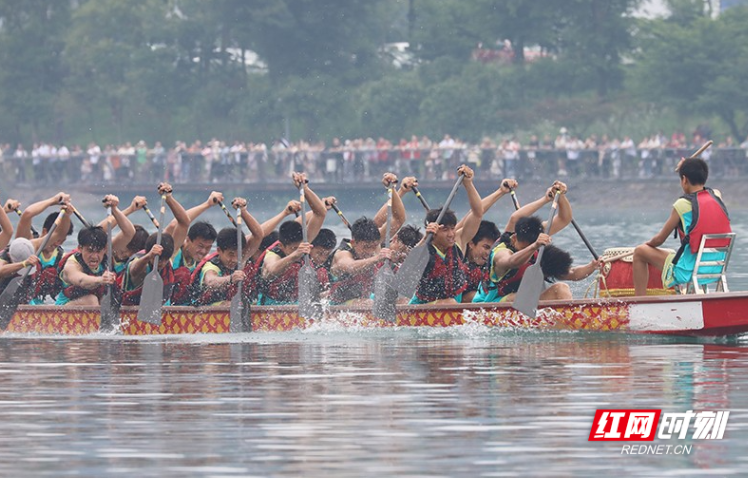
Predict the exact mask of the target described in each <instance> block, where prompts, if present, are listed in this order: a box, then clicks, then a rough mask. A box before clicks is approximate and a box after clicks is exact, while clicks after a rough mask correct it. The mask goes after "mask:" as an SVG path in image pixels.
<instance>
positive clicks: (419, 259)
mask: <svg viewBox="0 0 748 478" xmlns="http://www.w3.org/2000/svg"><path fill="white" fill-rule="evenodd" d="M463 179H464V176H463V175H462V174H460V176H459V177H458V178H457V181H456V182H455V185H454V186H453V187H452V192H450V193H449V197H447V202H446V203H444V206H443V207H442V210H441V212H440V213H439V217H437V218H436V223H437V224H441V221H442V218H443V217H444V213H446V212H447V209H449V205H450V204H452V199H454V197H455V194H457V189H458V188H459V187H460V185H461V184H462V180H463ZM432 240H434V235H433V234H431V233H428V234H427V235H426V238H425V239H424V241H423V242H422V243H421V244H419V245H417V246H416V247H414V248H413V249H412V250H411V251H410V252H409V253H408V257H406V258H405V262H403V265H401V266H400V269H398V271H397V274H396V275H395V277H396V278H397V281H396V283H395V284H396V286H397V291H398V293H399V294H400V295H402V296H404V297H408V298H410V297H413V294H415V292H416V289H417V288H418V283H419V282H420V281H421V276H423V271H424V270H425V269H426V265H427V264H428V262H429V256H430V254H429V245H431V241H432Z"/></svg>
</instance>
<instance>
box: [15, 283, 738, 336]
mask: <svg viewBox="0 0 748 478" xmlns="http://www.w3.org/2000/svg"><path fill="white" fill-rule="evenodd" d="M251 314H252V321H251V322H252V331H254V332H258V331H263V332H267V331H288V330H293V329H303V328H308V327H310V326H312V325H313V324H314V321H312V320H306V319H304V318H302V317H300V316H299V315H298V313H297V309H296V307H293V306H283V307H252V312H251ZM136 315H137V309H136V308H134V307H124V308H123V309H122V311H121V318H120V319H121V324H120V327H119V332H120V333H121V334H124V335H159V334H195V333H219V334H220V333H229V330H230V317H229V309H228V307H208V308H201V309H197V308H193V307H164V313H163V316H162V323H161V325H152V324H148V323H145V322H139V321H137V320H136ZM321 321H322V322H325V323H334V324H337V325H340V326H357V327H393V326H401V327H402V326H407V327H451V326H457V325H464V324H469V323H476V324H480V325H483V326H489V327H503V328H522V329H541V330H543V329H545V330H549V329H550V330H572V331H573V330H584V331H599V332H613V331H615V332H626V333H644V334H669V335H687V336H727V335H736V334H741V333H745V332H748V293H747V292H734V293H726V294H709V295H688V296H661V297H646V298H636V299H634V298H612V299H582V300H573V301H569V302H560V301H549V302H544V303H541V304H540V311H539V314H538V317H537V318H535V319H533V318H530V317H527V316H525V315H523V314H522V313H520V312H517V311H516V310H514V309H512V308H511V307H510V306H508V305H506V304H492V305H490V306H488V307H486V306H485V304H465V305H450V306H438V307H437V306H428V305H418V306H402V307H398V310H397V321H396V322H395V323H390V322H387V321H384V320H381V319H377V318H375V317H373V316H372V314H371V311H370V310H368V309H362V308H345V307H332V308H330V309H329V310H328V311H327V313H326V314H325V317H324V318H323V319H321ZM99 323H100V317H99V310H98V308H96V309H94V308H83V307H64V308H58V307H54V306H22V307H19V309H18V311H17V312H16V314H15V316H14V317H13V319H12V320H11V322H10V324H9V325H8V327H7V329H6V330H5V333H16V334H18V333H20V334H27V333H33V334H53V335H85V334H92V333H96V332H98V331H99Z"/></svg>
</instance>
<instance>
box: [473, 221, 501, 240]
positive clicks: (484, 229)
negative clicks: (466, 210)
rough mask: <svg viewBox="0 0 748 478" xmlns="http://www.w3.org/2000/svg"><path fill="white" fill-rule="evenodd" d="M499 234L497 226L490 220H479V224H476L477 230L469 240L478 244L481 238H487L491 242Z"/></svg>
mask: <svg viewBox="0 0 748 478" xmlns="http://www.w3.org/2000/svg"><path fill="white" fill-rule="evenodd" d="M500 235H501V234H500V233H499V228H498V226H496V224H494V223H493V222H491V221H481V222H480V226H478V232H476V233H475V235H474V236H473V238H472V239H471V240H470V242H472V243H473V244H478V243H479V242H480V241H482V240H483V239H488V240H490V241H491V242H494V241H496V239H498V238H499V236H500Z"/></svg>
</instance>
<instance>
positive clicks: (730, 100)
mask: <svg viewBox="0 0 748 478" xmlns="http://www.w3.org/2000/svg"><path fill="white" fill-rule="evenodd" d="M746 22H748V7H740V8H733V9H730V10H727V11H726V12H724V13H723V14H722V15H721V16H719V17H718V18H717V19H716V20H712V19H711V18H708V17H702V18H699V19H698V20H695V21H694V22H693V23H691V24H689V25H674V24H672V23H670V22H667V21H664V20H659V21H655V22H652V24H651V25H649V28H648V29H647V35H646V36H644V37H643V39H642V45H641V50H640V51H641V54H640V55H639V57H638V61H637V64H636V68H635V70H634V73H633V76H634V81H633V83H634V84H635V86H634V88H636V91H637V92H638V93H639V95H640V97H641V98H643V99H645V100H648V101H651V102H653V103H655V104H660V105H663V106H672V107H674V108H675V109H676V110H677V111H679V112H681V113H698V114H706V115H716V116H718V117H719V118H720V119H722V120H723V121H724V122H725V124H726V125H727V126H728V127H729V128H730V131H731V132H732V134H733V135H734V136H735V137H736V138H743V137H745V136H746V135H747V134H748V115H747V114H746V112H747V111H748V90H746V88H745V78H746V76H747V75H748V31H746V29H745V25H746V24H748V23H746Z"/></svg>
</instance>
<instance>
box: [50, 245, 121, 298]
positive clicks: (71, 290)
mask: <svg viewBox="0 0 748 478" xmlns="http://www.w3.org/2000/svg"><path fill="white" fill-rule="evenodd" d="M71 256H72V257H75V260H76V261H77V262H78V264H79V265H80V266H81V270H82V271H83V273H84V274H86V275H89V276H94V277H101V276H102V275H103V274H104V272H106V269H105V268H103V267H102V268H101V272H98V273H95V272H94V271H92V270H91V268H89V267H88V264H86V262H85V261H84V260H83V255H82V254H81V253H80V252H79V251H78V250H75V251H72V252H69V253H68V254H65V257H63V258H62V260H61V261H60V273H59V277H60V280H61V281H62V271H63V269H65V264H67V262H68V259H70V257H71ZM101 263H102V264H106V263H107V256H106V255H105V256H104V258H103V259H102V260H101ZM62 285H63V289H62V293H63V295H64V296H65V297H67V298H68V299H70V300H75V299H79V298H81V297H83V296H86V295H90V294H92V295H95V296H96V297H98V298H99V299H101V297H102V296H103V295H104V292H105V291H106V286H105V285H103V284H102V285H100V286H99V287H97V288H95V289H84V288H83V287H79V286H77V285H67V286H66V285H65V282H64V281H63V282H62ZM116 286H117V284H116V283H115V284H113V286H112V287H113V288H115V287H116Z"/></svg>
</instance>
